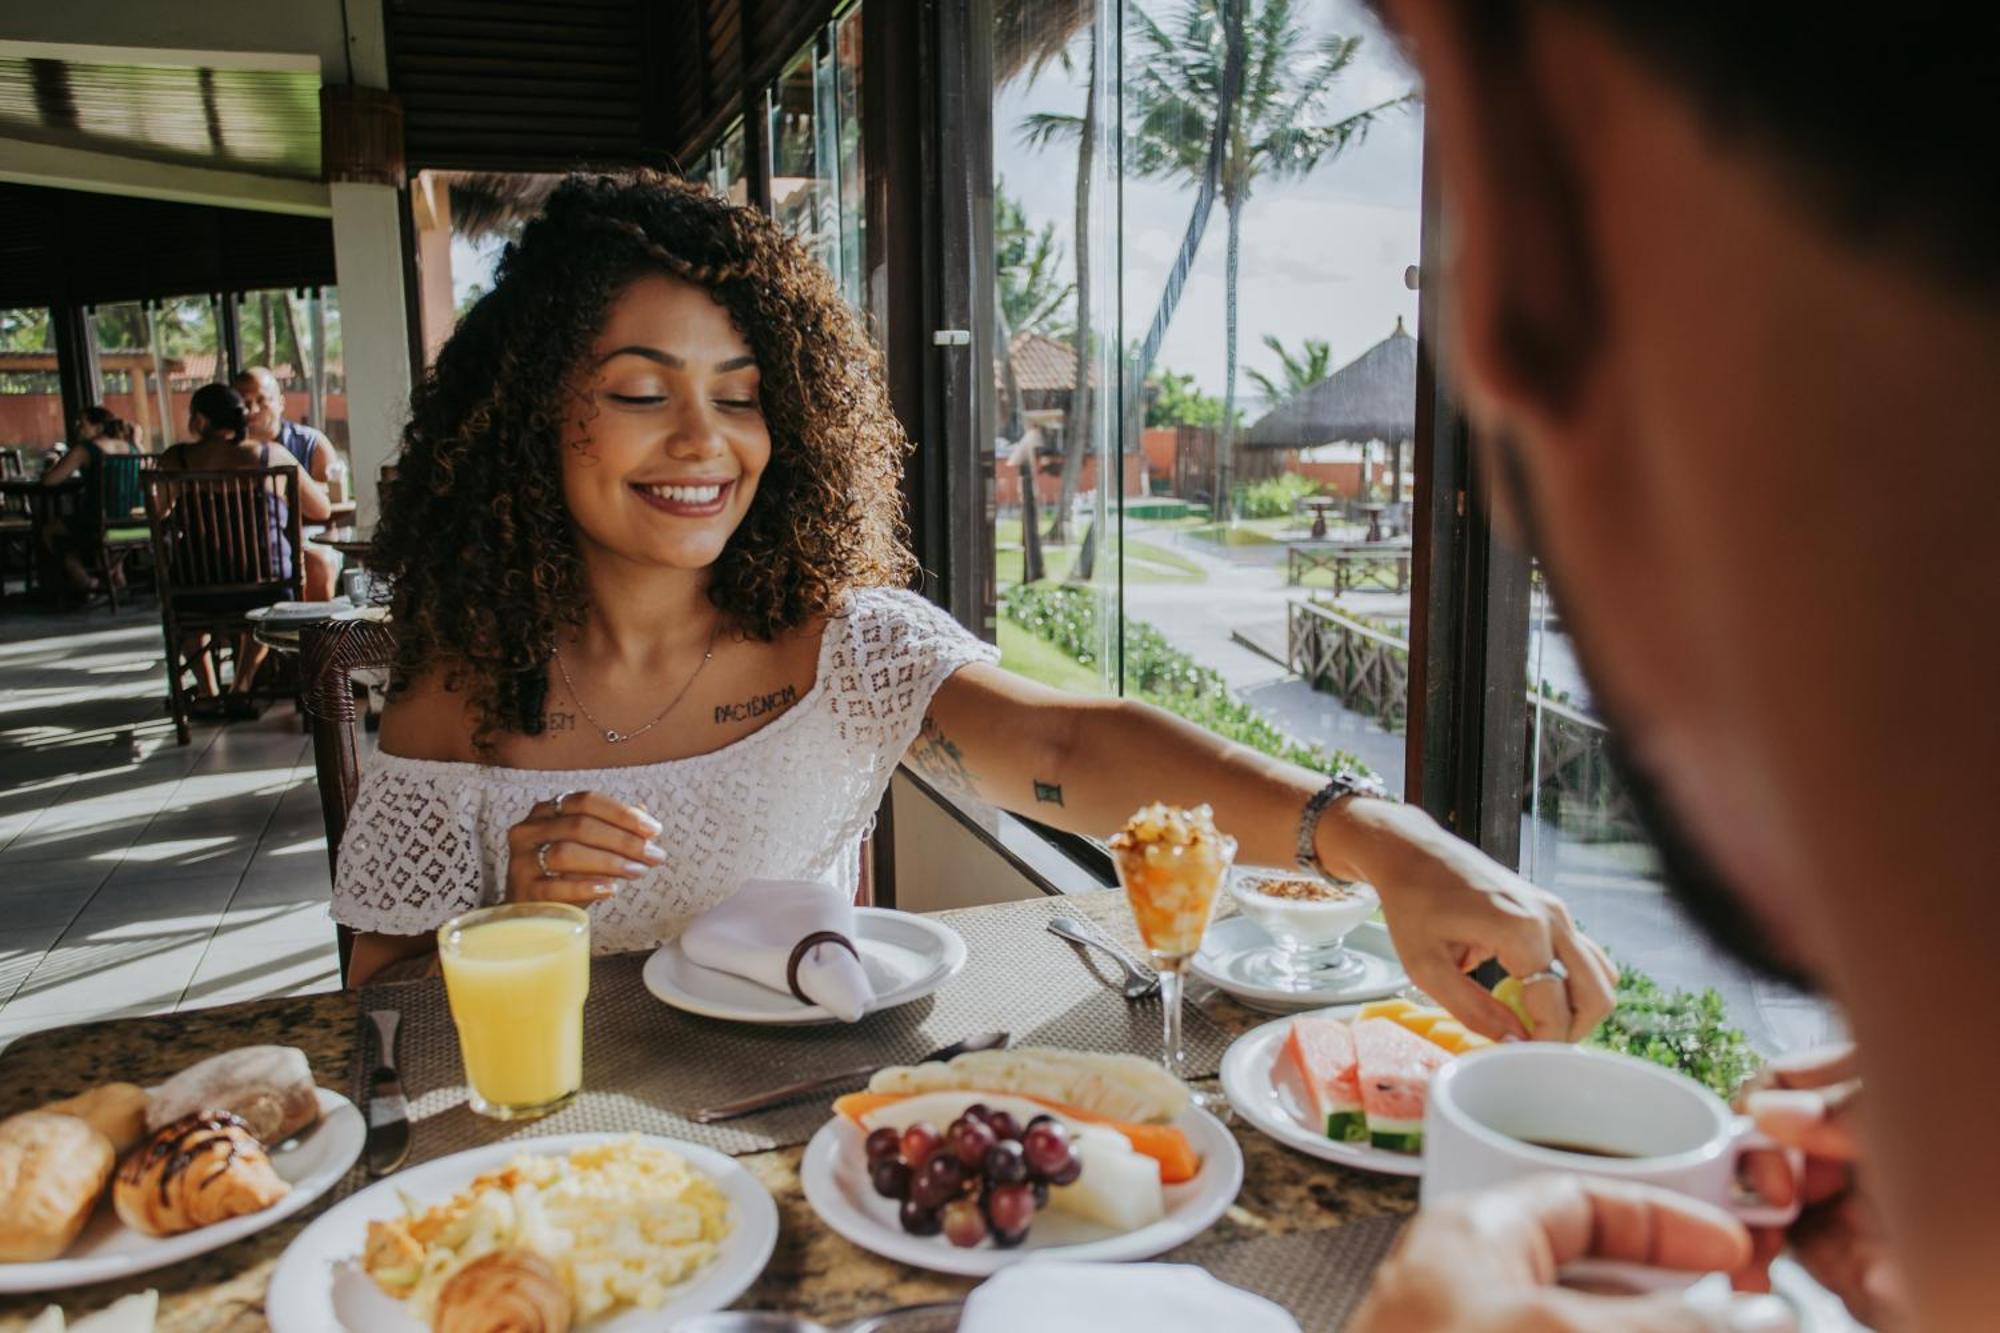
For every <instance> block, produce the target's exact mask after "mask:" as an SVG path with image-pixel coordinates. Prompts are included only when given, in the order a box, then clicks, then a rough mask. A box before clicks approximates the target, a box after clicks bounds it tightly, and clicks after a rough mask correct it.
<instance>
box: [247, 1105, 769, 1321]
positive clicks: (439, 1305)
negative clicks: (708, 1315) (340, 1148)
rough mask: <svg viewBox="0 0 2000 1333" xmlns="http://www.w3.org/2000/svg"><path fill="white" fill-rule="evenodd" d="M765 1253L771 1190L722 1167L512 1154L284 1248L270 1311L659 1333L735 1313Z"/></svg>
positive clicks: (627, 1138)
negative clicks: (731, 1308) (730, 1309)
mask: <svg viewBox="0 0 2000 1333" xmlns="http://www.w3.org/2000/svg"><path fill="white" fill-rule="evenodd" d="M777 1238H778V1210H777V1205H776V1204H775V1203H774V1202H772V1199H771V1195H770V1193H769V1191H767V1190H766V1189H765V1188H764V1186H763V1185H762V1184H760V1183H759V1182H758V1181H757V1179H756V1177H754V1176H752V1175H751V1174H750V1173H749V1172H748V1171H747V1170H745V1169H744V1168H743V1167H742V1166H740V1165H739V1164H737V1163H736V1162H735V1161H734V1160H732V1159H730V1158H728V1157H725V1156H724V1155H722V1154H721V1153H718V1152H713V1151H711V1150H710V1149H707V1148H702V1147H697V1146H696V1145H694V1144H691V1143H681V1142H678V1141H676V1140H673V1139H664V1138H657V1137H653V1136H650V1135H639V1134H622V1135H621V1134H568V1135H561V1136H555V1137H550V1138H544V1139H528V1140H516V1141H513V1142H507V1143H496V1144H493V1145H490V1146H488V1147H485V1148H477V1149H473V1150H471V1151H469V1152H462V1153H456V1154H454V1155H452V1156H450V1157H443V1158H439V1159H438V1160H437V1161H434V1162H426V1163H424V1164H423V1165H421V1166H416V1167H411V1168H409V1169H408V1170H405V1171H401V1172H398V1173H397V1174H396V1175H393V1176H391V1177H389V1178H388V1179H387V1180H383V1181H379V1182H377V1183H376V1184H374V1185H371V1186H369V1187H368V1188H367V1189H365V1190H362V1191H360V1192H359V1193H357V1194H355V1195H353V1196H352V1197H350V1198H348V1199H346V1200H344V1201H343V1202H341V1203H340V1204H338V1205H336V1206H335V1207H333V1208H332V1209H330V1210H329V1211H328V1212H327V1213H326V1214H324V1215H323V1216H322V1217H320V1218H319V1219H318V1220H317V1221H315V1222H314V1223H313V1224H312V1225H311V1226H309V1227H307V1228H306V1229H305V1230H304V1231H303V1232H301V1233H300V1234H299V1236H298V1238H297V1239H296V1240H294V1241H293V1242H292V1244H291V1246H290V1247H289V1248H287V1249H286V1251H285V1255H284V1258H283V1259H282V1260H280V1261H279V1263H278V1267H277V1270H276V1271H275V1272H274V1273H273V1274H272V1275H271V1284H270V1290H269V1294H268V1296H267V1298H266V1302H265V1313H266V1315H267V1317H268V1318H269V1319H270V1322H271V1327H272V1328H273V1329H274V1330H276V1331H277V1333H338V1331H339V1330H347V1331H348V1333H364V1331H365V1333H404V1331H407V1333H420V1331H421V1330H425V1329H447V1328H452V1327H467V1328H487V1327H502V1326H505V1327H523V1328H536V1329H541V1330H544V1331H545V1333H562V1330H565V1329H572V1328H574V1329H584V1330H590V1333H638V1330H641V1329H666V1328H671V1327H672V1326H673V1325H674V1324H675V1323H676V1322H677V1321H679V1320H682V1319H686V1318H688V1317H690V1316H693V1315H696V1314H701V1313H704V1312H707V1311H710V1310H720V1309H722V1308H723V1307H725V1306H727V1305H728V1304H729V1303H730V1302H731V1301H733V1300H735V1299H736V1298H737V1297H738V1296H739V1295H741V1294H742V1293H743V1290H744V1289H745V1288H746V1287H748V1286H749V1285H750V1284H751V1283H752V1282H754V1281H755V1280H756V1278H757V1275H758V1274H759V1273H761V1272H763V1270H764V1265H765V1264H766V1263H767V1262H769V1260H770V1257H771V1251H772V1248H773V1247H774V1246H775V1245H776V1244H777Z"/></svg>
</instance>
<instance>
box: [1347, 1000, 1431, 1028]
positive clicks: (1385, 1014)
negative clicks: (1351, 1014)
mask: <svg viewBox="0 0 2000 1333" xmlns="http://www.w3.org/2000/svg"><path fill="white" fill-rule="evenodd" d="M1417 1007H1418V1006H1417V1005H1416V1003H1415V1002H1414V1001H1411V1000H1371V1001H1369V1002H1368V1003H1367V1004H1364V1005H1362V1006H1361V1012H1360V1014H1359V1015H1357V1016H1356V1018H1355V1022H1357V1023H1358V1022H1360V1021H1361V1020H1362V1019H1364V1018H1387V1019H1391V1020H1393V1021H1395V1022H1398V1023H1400V1022H1402V1021H1403V1015H1404V1014H1407V1013H1409V1012H1411V1011H1412V1010H1414V1009H1416V1008H1417Z"/></svg>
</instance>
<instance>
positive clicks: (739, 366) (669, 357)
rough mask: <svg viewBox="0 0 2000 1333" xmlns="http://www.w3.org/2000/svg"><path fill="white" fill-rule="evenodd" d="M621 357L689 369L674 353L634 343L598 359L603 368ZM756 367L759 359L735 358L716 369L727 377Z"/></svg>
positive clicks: (721, 362)
mask: <svg viewBox="0 0 2000 1333" xmlns="http://www.w3.org/2000/svg"><path fill="white" fill-rule="evenodd" d="M621 356H643V357H645V358H646V360H648V361H657V362H658V363H659V364H661V365H663V366H665V367H667V369H669V370H685V369H687V362H685V361H683V360H681V359H680V358H679V357H677V356H675V355H674V354H673V353H672V352H662V351H661V350H660V349H659V348H657V347H642V346H640V345H639V344H637V343H632V344H630V345H628V346H625V347H614V348H613V349H612V350H610V351H608V352H606V353H605V354H604V355H603V356H601V357H599V358H597V364H598V365H600V366H601V365H603V364H605V363H606V362H607V361H610V360H612V359H613V358H614V357H621ZM756 365H757V358H756V357H754V356H733V357H731V358H729V360H727V361H719V362H717V363H716V366H715V369H716V373H717V374H725V375H726V374H728V373H729V372H730V371H732V370H750V369H754V368H755V367H756Z"/></svg>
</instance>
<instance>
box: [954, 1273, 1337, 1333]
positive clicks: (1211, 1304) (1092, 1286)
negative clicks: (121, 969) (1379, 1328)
mask: <svg viewBox="0 0 2000 1333" xmlns="http://www.w3.org/2000/svg"><path fill="white" fill-rule="evenodd" d="M1024 1328H1032V1329H1034V1330H1035V1333H1104V1330H1106V1329H1110V1328H1143V1329H1145V1330H1146V1333H1183V1331H1185V1333H1214V1330H1216V1329H1228V1330H1229V1333H1299V1325H1298V1321H1297V1320H1295V1319H1293V1318H1292V1317H1291V1315H1290V1314H1288V1313H1286V1311H1285V1309H1284V1307H1283V1306H1280V1305H1276V1304H1274V1303H1272V1302H1271V1301H1267V1300H1265V1299H1264V1298H1263V1297H1262V1296H1257V1295H1253V1294H1252V1293H1250V1292H1247V1291H1240V1290H1238V1289H1237V1288H1235V1287H1232V1286H1228V1285H1227V1284H1225V1283H1222V1282H1219V1281H1217V1280H1216V1279H1215V1278H1214V1277H1211V1276H1210V1275H1209V1274H1208V1273H1206V1272H1204V1271H1202V1270H1201V1269H1199V1268H1194V1267H1191V1266H1189V1265H1186V1264H1072V1263H1063V1262H1061V1261H1060V1260H1047V1261H1043V1260H1033V1259H1031V1260H1029V1261H1028V1262H1027V1263H1023V1264H1015V1265H1014V1266H1013V1267H1011V1268H1003V1269H1001V1270H1000V1271H999V1272H998V1273H995V1274H994V1275H993V1276H992V1277H990V1278H988V1279H986V1281H985V1282H984V1283H982V1284H981V1285H980V1286H979V1287H977V1288H975V1289H974V1290H973V1293H972V1294H971V1295H970V1296H968V1297H966V1298H965V1312H964V1313H963V1314H961V1315H960V1316H959V1319H958V1333H1020V1330H1021V1329H1024Z"/></svg>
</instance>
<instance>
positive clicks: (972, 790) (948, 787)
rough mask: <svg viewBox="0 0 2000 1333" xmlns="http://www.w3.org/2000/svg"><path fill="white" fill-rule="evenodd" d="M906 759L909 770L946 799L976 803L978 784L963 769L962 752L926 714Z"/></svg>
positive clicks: (968, 770) (967, 770) (966, 770)
mask: <svg viewBox="0 0 2000 1333" xmlns="http://www.w3.org/2000/svg"><path fill="white" fill-rule="evenodd" d="M908 759H909V763H910V767H911V768H914V769H916V770H917V772H919V773H921V774H923V775H924V778H925V779H926V780H927V781H929V782H930V784H931V785H932V786H933V787H936V788H937V789H938V790H939V791H941V792H943V793H945V794H946V795H947V796H957V797H962V798H964V799H966V800H975V801H976V800H978V799H979V780H978V779H977V778H975V777H974V776H973V775H972V770H971V769H970V768H968V767H966V763H965V752H964V751H962V750H960V749H959V748H958V746H957V745H956V744H954V743H953V742H952V739H951V737H949V736H947V735H945V734H944V730H943V729H942V728H941V727H939V726H938V724H937V719H936V718H934V717H932V716H931V715H929V714H928V713H926V714H925V715H924V725H923V730H922V731H920V732H918V733H917V743H916V744H915V745H913V746H911V747H910V753H909V755H908Z"/></svg>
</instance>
